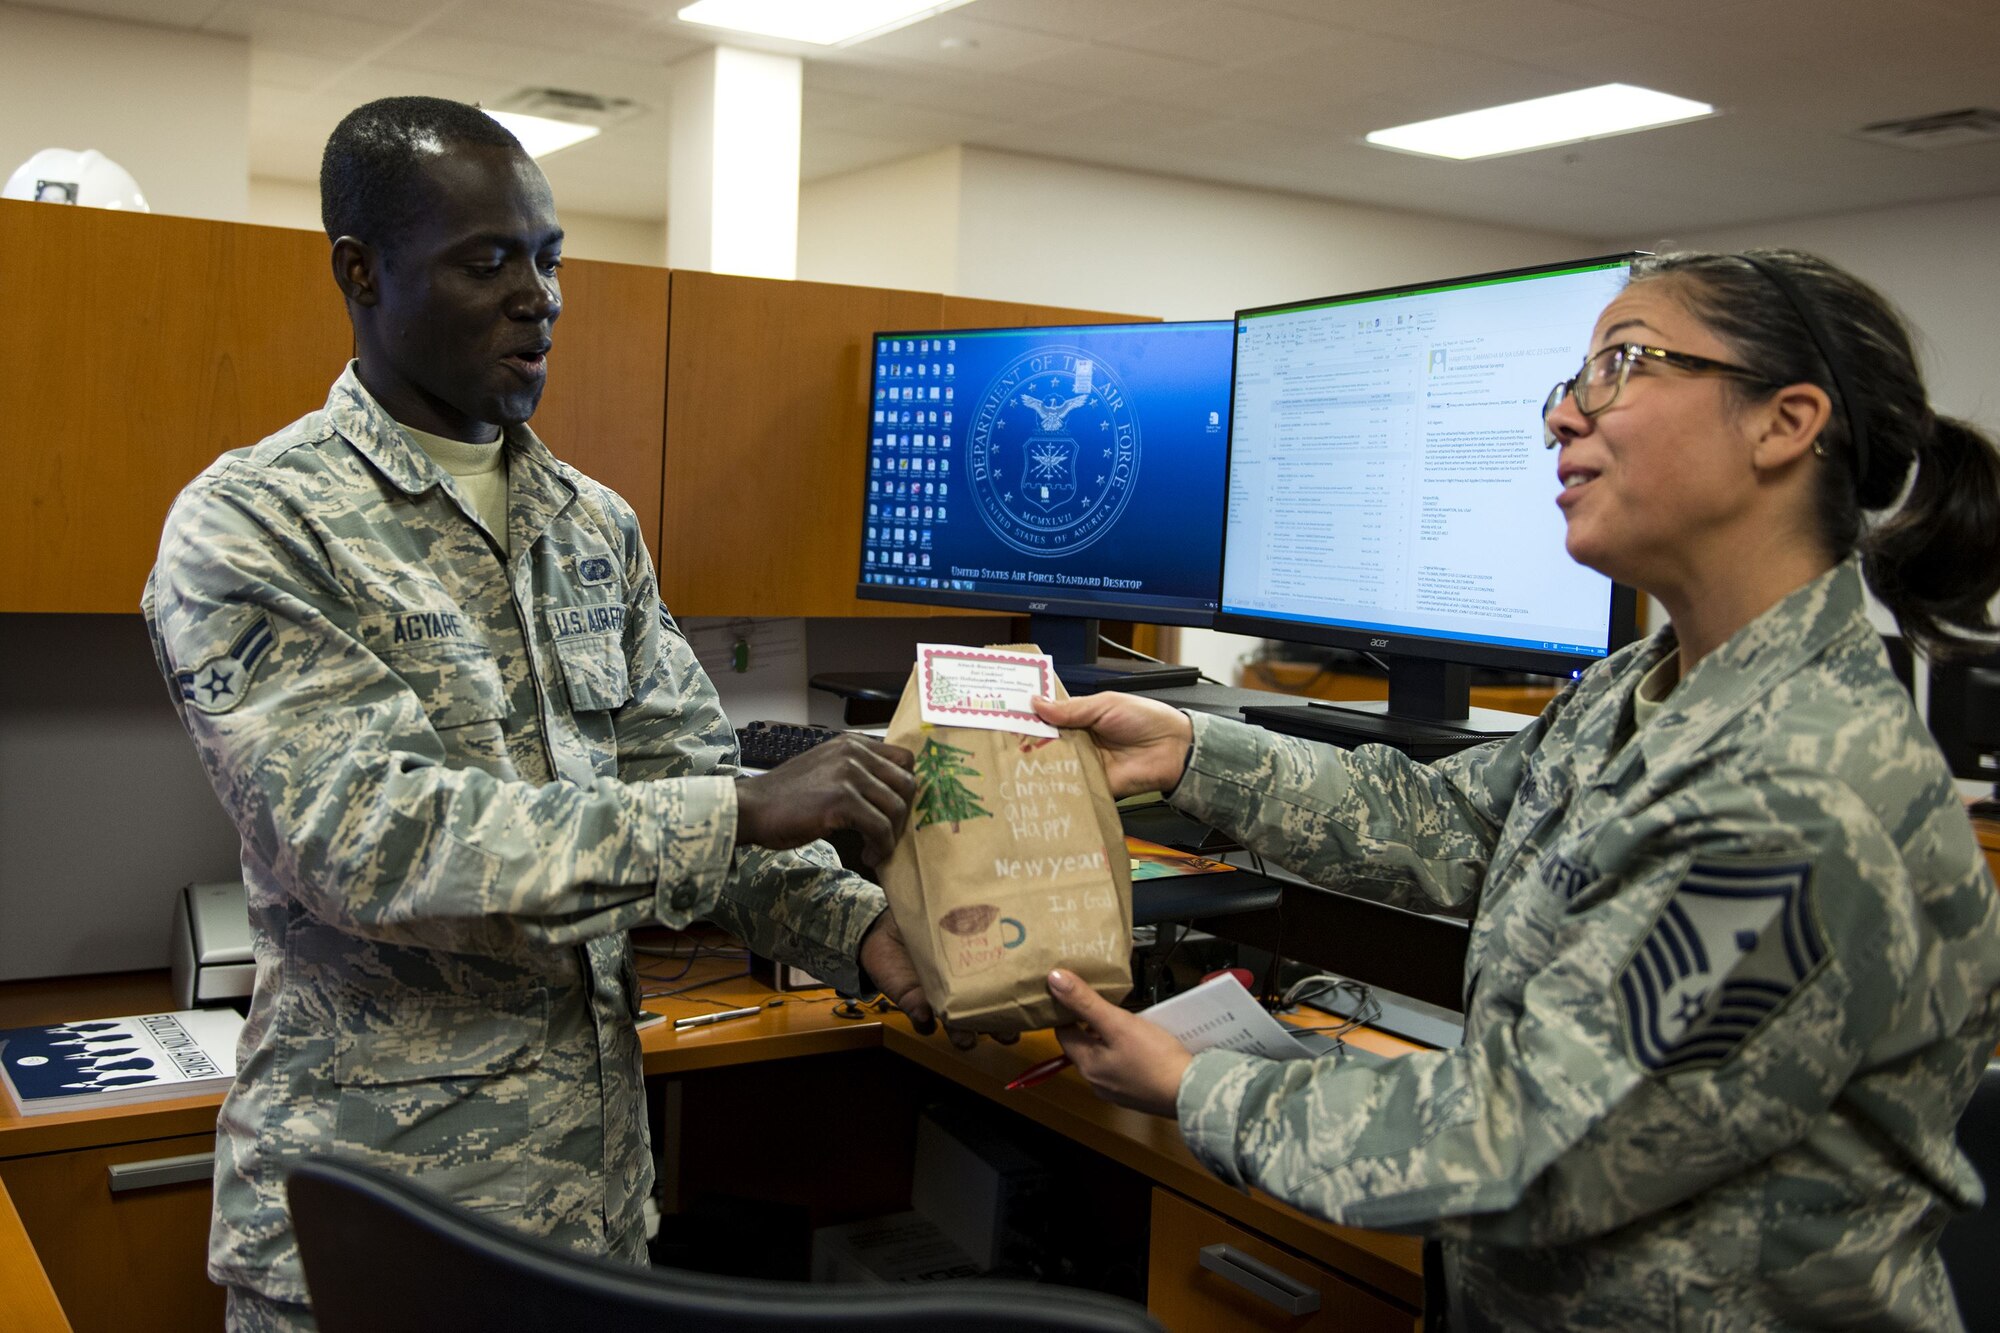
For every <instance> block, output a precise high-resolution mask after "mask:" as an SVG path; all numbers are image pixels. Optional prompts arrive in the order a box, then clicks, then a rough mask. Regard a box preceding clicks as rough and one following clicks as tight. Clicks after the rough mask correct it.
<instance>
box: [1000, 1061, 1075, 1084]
mask: <svg viewBox="0 0 2000 1333" xmlns="http://www.w3.org/2000/svg"><path fill="white" fill-rule="evenodd" d="M1068 1068H1069V1057H1068V1056H1067V1055H1058V1056H1056V1057H1055V1058H1054V1059H1050V1060H1044V1061H1042V1062H1041V1063H1040V1064H1038V1065H1030V1066H1029V1067H1028V1068H1027V1069H1025V1070H1023V1071H1022V1072H1021V1076H1020V1077H1019V1078H1017V1079H1015V1080H1014V1081H1013V1082H1012V1083H1009V1084H1008V1085H1007V1091H1008V1092H1019V1091H1020V1090H1021V1089H1022V1088H1032V1087H1034V1086H1035V1085H1036V1084H1037V1083H1046V1082H1048V1081H1049V1080H1050V1079H1052V1078H1054V1077H1055V1076H1056V1075H1057V1074H1060V1073H1062V1071H1063V1070H1065V1069H1068Z"/></svg>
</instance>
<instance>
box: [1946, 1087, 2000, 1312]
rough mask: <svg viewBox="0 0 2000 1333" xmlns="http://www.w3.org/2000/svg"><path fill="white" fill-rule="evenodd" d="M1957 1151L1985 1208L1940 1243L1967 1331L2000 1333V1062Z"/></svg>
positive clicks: (1962, 1129)
mask: <svg viewBox="0 0 2000 1333" xmlns="http://www.w3.org/2000/svg"><path fill="white" fill-rule="evenodd" d="M1958 1146H1959V1147H1960V1148H1961V1149H1962V1150H1964V1152H1965V1155H1966V1156H1967V1157H1969V1158H1971V1159H1972V1165H1973V1169H1974V1170H1976V1171H1978V1172H1979V1178H1980V1179H1981V1180H1983V1181H1985V1182H1986V1206H1985V1207H1984V1208H1981V1209H1980V1210H1979V1211H1978V1212H1976V1213H1972V1214H1969V1215H1967V1216H1965V1217H1958V1218H1953V1219H1952V1220H1951V1221H1950V1222H1949V1223H1947V1224H1946V1226H1945V1229H1944V1234H1943V1235H1942V1236H1939V1237H1938V1255H1939V1257H1940V1258H1942V1259H1943V1260H1944V1269H1945V1272H1946V1273H1948V1274H1950V1275H1951V1289H1952V1292H1953V1294H1955V1295H1956V1296H1957V1297H1958V1312H1959V1314H1960V1315H1961V1316H1963V1317H1964V1319H1965V1326H1966V1327H1967V1328H2000V1269H1996V1268H1995V1267H1994V1256H1996V1255H2000V1060H1992V1061H1989V1062H1988V1063H1987V1065H1986V1073H1985V1074H1984V1075H1982V1076H1981V1077H1980V1080H1979V1087H1978V1088H1977V1089H1976V1090H1975V1091H1974V1092H1973V1094H1972V1104H1971V1105H1970V1106H1967V1107H1966V1108H1965V1115H1964V1117H1963V1118H1961V1119H1960V1120H1959V1122H1958Z"/></svg>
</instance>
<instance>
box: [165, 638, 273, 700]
mask: <svg viewBox="0 0 2000 1333" xmlns="http://www.w3.org/2000/svg"><path fill="white" fill-rule="evenodd" d="M273 642H274V636H273V635H272V633H271V622H270V620H269V619H268V618H267V617H265V616H261V615H260V616H258V617H257V618H256V619H255V620H253V621H251V622H250V625H249V627H248V628H246V629H245V630H244V631H243V632H242V633H241V634H238V635H237V636H236V640H235V642H233V643H231V644H230V645H229V648H228V650H227V651H226V652H220V653H217V654H216V655H215V656H213V657H210V658H208V659H206V660H205V661H203V662H202V664H201V665H200V666H198V667H196V668H195V669H194V670H192V671H176V672H175V673H174V683H175V685H177V686H178V687H179V688H180V692H181V698H182V699H184V700H186V701H187V702H188V703H189V704H191V705H193V706H194V707H195V708H197V709H199V710H200V711H202V712H204V713H227V712H228V711H229V710H230V709H232V708H234V707H236V705H238V704H240V703H242V702H243V698H244V696H245V695H246V694H248V693H249V692H250V680H251V678H252V676H254V675H255V674H256V671H257V666H258V664H259V663H261V662H262V661H263V660H264V657H265V655H266V654H267V653H269V652H270V651H271V644H272V643H273Z"/></svg>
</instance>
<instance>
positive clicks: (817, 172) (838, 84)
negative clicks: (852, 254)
mask: <svg viewBox="0 0 2000 1333" xmlns="http://www.w3.org/2000/svg"><path fill="white" fill-rule="evenodd" d="M37 2H38V3H40V4H42V5H43V6H45V7H49V8H56V9H62V10H67V11H69V12H73V13H79V14H94V15H100V16H108V17H112V18H118V19H131V20H136V21H144V22H151V23H157V24H164V25H168V26H175V25H178V26H182V27H192V26H199V27H201V28H202V30H205V31H211V32H221V33H234V34H237V35H240V36H245V37H247V38H249V40H250V50H251V58H250V77H251V84H252V90H251V99H250V105H251V158H252V164H253V168H254V169H255V170H256V171H257V172H258V173H259V174H261V175H267V176H272V177H276V178H282V179H295V180H310V179H312V178H313V176H314V175H315V174H316V171H317V165H318V155H319V150H320V147H321V145H322V143H323V142H324V139H325V135H326V132H327V131H328V130H329V129H330V128H331V126H332V125H333V123H334V122H335V121H337V120H338V119H339V117H340V116H341V115H343V114H345V112H346V111H347V110H349V109H351V108H352V107H353V106H355V105H358V104H359V103H361V102H364V101H367V100H370V99H371V98H374V97H379V96H387V95H391V94H397V93H411V92H420V93H432V94H435V95H438V96H445V97H453V98H457V99H459V100H468V101H469V100H479V99H486V100H491V99H493V98H496V97H500V96H504V95H506V94H507V93H510V92H512V91H514V90H515V89H517V88H519V87H521V86H524V85H526V84H530V83H546V84H553V85H554V86H559V87H570V88H577V89H580V90H582V91H586V92H594V93H599V94H601V95H604V96H610V97H625V98H630V99H632V100H634V101H636V102H639V103H640V104H641V105H642V106H644V107H645V108H647V109H646V110H645V111H644V112H642V113H641V114H640V115H638V116H636V117H635V118H634V119H633V120H632V121H631V122H629V123H627V124H625V125H621V126H618V127H615V128H614V130H613V131H611V132H610V133H608V134H606V135H605V136H603V137H602V138H600V139H598V140H594V141H592V142H591V143H590V144H586V145H583V146H580V147H578V148H576V149H573V150H571V151H570V152H569V153H568V154H562V155H558V156H557V157H555V158H552V159H549V161H548V164H547V169H548V171H549V173H550V178H551V180H552V181H555V182H558V191H559V196H560V198H561V199H562V201H563V202H564V204H565V206H568V207H572V208H584V209H587V210H588V211H592V212H606V213H612V214H615V215H620V216H649V215H650V216H658V214H659V212H660V210H662V209H663V203H662V194H661V191H662V188H663V187H662V185H661V182H660V180H659V174H660V173H659V170H658V164H659V163H660V162H661V161H663V160H664V155H665V152H666V147H667V144H668V142H669V139H670V135H669V133H668V129H669V127H668V125H667V123H666V111H665V108H666V106H667V104H668V101H669V99H670V94H671V86H672V79H673V75H672V73H671V70H670V69H669V68H668V66H669V65H670V64H671V63H672V62H674V61H677V60H680V59H683V58H685V57H687V56H689V55H692V54H695V53H697V52H699V51H701V50H702V49H705V48H706V47H708V46H710V45H713V44H714V42H715V40H716V39H715V35H714V34H713V33H712V32H711V31H708V30H704V29H700V28H697V27H693V26H691V25H686V24H682V23H680V22H679V21H678V20H676V19H674V18H673V17H672V10H673V8H674V4H673V3H672V0H572V2H570V3H566V4H562V5H546V4H541V3H537V2H536V0H37ZM0 3H4V0H0ZM947 42H949V43H950V44H949V45H946V43H947ZM750 44H751V45H753V46H760V47H761V49H779V50H785V51H789V52H794V53H798V54H801V55H803V56H804V57H805V74H804V77H805V124H804V145H803V152H802V156H803V163H802V170H803V171H804V174H805V175H806V176H807V177H808V178H817V177H819V176H823V175H828V174H834V173H837V172H840V171H848V170H853V169H856V168H858V167H863V166H870V165H874V164H876V163H879V162H883V161H890V160H894V159H896V158H899V157H904V156H908V155H910V154H912V153H915V152H920V151H924V150H926V149H929V148H934V147H938V146H940V145H942V144H946V143H952V142H966V143H984V144H989V145H992V146H994V147H999V148H1005V149H1009V150H1012V151H1018V152H1024V153H1035V154H1042V155H1048V156H1055V157H1061V158H1065V159H1068V160H1074V161H1080V162H1095V163H1100V164H1103V165H1106V166H1112V167H1121V168H1129V169H1133V170H1145V171H1159V172H1167V173H1170V174H1175V175H1181V176H1188V177H1193V178H1198V179H1207V180H1214V181H1219V182H1226V183H1236V184H1242V185H1250V186H1256V187H1259V188H1270V189H1280V190H1288V191H1293V192H1297V193H1303V194H1310V195H1322V196H1326V197H1329V198H1344V199H1351V200H1354V201H1357V202H1367V203H1374V204H1380V205H1384V206H1388V207H1399V208H1410V209H1416V210H1420V211H1424V212H1429V213H1436V214H1442V215H1450V216H1457V217H1463V218H1468V219H1475V220H1482V221H1492V222H1497V223H1509V224H1514V225H1521V226H1531V227H1544V228H1548V229H1551V230H1560V231H1565V232H1570V233H1573V234H1578V235H1586V236H1588V235H1597V236H1617V235H1639V234H1645V233H1648V232H1658V231H1663V230H1673V229H1692V228H1695V227H1702V226H1716V225H1726V224H1728V223H1732V222H1741V221H1754V220H1759V219H1767V218H1772V217H1783V216H1802V215H1808V214H1811V213H1814V212H1833V211H1840V210H1843V209H1851V208H1858V207H1869V206H1880V205H1886V204H1897V203H1910V202H1917V201H1920V200H1925V199H1946V198H1962V197H1966V196H1968V195H1971V194H1978V193H1981V192H1995V191H2000V148H1996V147H1994V146H1982V147H1977V148H1967V149H1959V150H1952V151H1946V152H1939V153H1914V152H1905V151H1900V150H1895V149H1890V148H1885V147H1882V146H1880V145H1874V144H1867V143H1861V142H1859V141H1856V140H1855V139H1853V138H1852V137H1851V135H1852V131H1853V130H1854V129H1855V128H1857V127H1858V126H1859V125H1861V124H1864V123H1867V122H1869V121H1873V120H1880V119H1886V118H1891V117H1898V116H1909V115H1919V114H1925V113H1928V112H1934V111H1943V110H1951V109H1955V108H1956V107H1959V106H1969V105H1995V104H1996V103H2000V94H1996V92H1995V91H1994V90H1995V87H1996V85H1995V83H1994V77H1993V70H1994V69H1995V68H2000V0H1894V3H1889V4H1884V3H1882V2H1881V0H1673V3H1672V4H1662V3H1661V0H976V3H973V4H970V5H966V6H964V7H962V8H959V9H956V10H953V11H951V12H949V13H947V14H944V15H941V16H938V17H936V18H934V19H930V20H927V21H925V22H923V23H919V24H915V25H912V26H910V27H909V28H905V29H902V30H900V31H899V32H897V33H893V34H887V35H885V36H884V37H882V38H879V39H877V40H875V41H872V42H867V43H863V44H862V45H860V46H857V47H852V48H846V49H843V50H836V51H826V52H821V51H807V50H806V49H805V48H801V47H798V46H796V45H789V46H788V45H785V44H774V43H762V44H759V43H750ZM1613 79H1620V80H1624V81H1627V82H1632V83H1640V84H1644V85H1647V86H1650V87H1656V88H1661V89H1664V90H1666V91H1669V92H1675V93H1680V94H1683V95H1686V96H1691V97H1700V98H1704V99H1705V100H1708V101H1712V102H1715V103H1716V104H1717V106H1718V107H1720V108H1721V109H1722V110H1723V111H1724V115H1723V116H1721V117H1719V118H1717V119H1715V120H1713V121H1708V122H1702V123H1701V124H1699V125H1694V126H1682V127H1678V128H1677V129H1672V130H1663V131H1655V132H1651V133H1648V134H1639V135H1628V136H1623V137H1620V138H1616V139H1608V140H1602V141H1598V142H1595V143H1590V144H1583V145H1573V146H1571V147H1569V148H1566V149H1557V150H1549V151H1547V152H1542V153H1533V154H1524V155H1520V156H1518V157H1514V158H1507V159H1500V160H1497V161H1494V162H1488V163H1471V164H1451V163H1443V162H1436V161H1430V160H1425V159H1420V158H1413V157H1409V156H1407V155H1401V154H1392V153H1384V152H1380V151H1378V150H1374V149H1370V148H1367V147H1366V146H1364V145H1362V144H1361V143H1360V142H1359V138H1360V136H1361V134H1363V133H1365V132H1366V131H1367V130H1370V129H1378V128H1381V127H1383V126H1385V125H1390V124H1398V123H1402V122H1404V121H1409V120H1416V119H1422V118H1425V117H1429V116H1436V115H1442V114H1446V113H1449V112H1452V111H1462V110H1467V109H1469V108H1471V107H1476V106H1485V105H1492V104H1495V103H1498V102H1506V101H1516V100H1519V99H1521V98H1524V97H1531V96H1537V95H1540V94H1542V93H1547V92H1555V91H1561V90H1563V89H1566V88H1572V87H1577V86H1582V85H1585V84H1590V83H1601V82H1607V81H1610V80H1613ZM649 210H650V212H649Z"/></svg>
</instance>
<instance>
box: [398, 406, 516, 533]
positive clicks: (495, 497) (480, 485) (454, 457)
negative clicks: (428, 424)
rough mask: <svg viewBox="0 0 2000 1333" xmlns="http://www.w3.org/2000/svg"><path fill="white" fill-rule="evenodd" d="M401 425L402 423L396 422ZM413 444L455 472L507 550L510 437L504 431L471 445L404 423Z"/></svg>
mask: <svg viewBox="0 0 2000 1333" xmlns="http://www.w3.org/2000/svg"><path fill="white" fill-rule="evenodd" d="M396 424H398V425H402V423H401V422H398V423H396ZM403 433H404V434H405V435H407V436H409V437H410V443H412V444H414V445H416V446H417V448H419V449H421V450H423V451H424V452H425V453H426V454H429V455H430V458H431V461H432V462H433V463H436V464H437V465H438V466H439V467H441V468H443V469H444V470H445V471H446V472H449V473H450V474H451V475H452V478H453V479H454V480H455V481H457V482H458V486H459V489H460V490H462V491H464V492H465V498H466V499H467V500H470V501H471V502H472V509H473V512H474V513H476V514H478V515H479V521H480V522H482V523H484V524H485V525H486V530H487V531H488V532H491V533H492V534H493V536H494V538H495V540H497V541H498V542H499V543H500V549H501V550H502V551H505V550H507V436H506V435H505V433H502V434H501V435H500V436H499V437H498V438H497V439H494V440H493V441H491V442H490V443H487V444H468V443H466V442H465V441H464V440H453V439H447V438H446V437H445V436H442V435H432V434H430V433H429V432H428V431H421V430H417V429H414V428H413V427H410V426H403Z"/></svg>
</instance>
